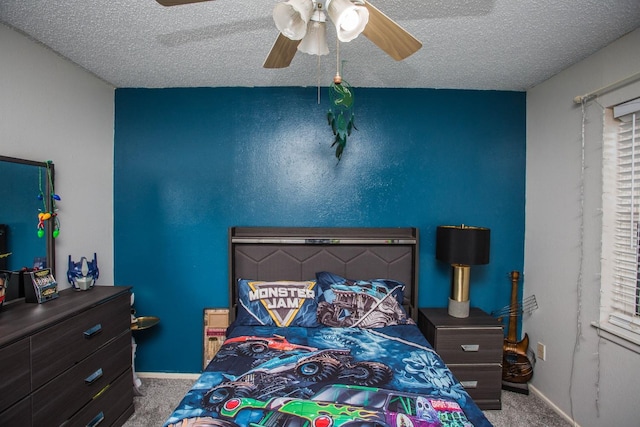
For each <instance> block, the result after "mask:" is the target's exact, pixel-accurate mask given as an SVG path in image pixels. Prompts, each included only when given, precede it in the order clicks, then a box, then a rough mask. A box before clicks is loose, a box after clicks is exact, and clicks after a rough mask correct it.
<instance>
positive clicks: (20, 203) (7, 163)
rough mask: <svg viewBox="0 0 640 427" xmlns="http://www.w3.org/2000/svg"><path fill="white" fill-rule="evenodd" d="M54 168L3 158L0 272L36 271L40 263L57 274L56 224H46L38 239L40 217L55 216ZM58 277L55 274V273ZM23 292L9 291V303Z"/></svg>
mask: <svg viewBox="0 0 640 427" xmlns="http://www.w3.org/2000/svg"><path fill="white" fill-rule="evenodd" d="M53 178H54V166H53V163H51V162H37V161H33V160H25V159H17V158H14V157H6V156H0V254H7V253H11V255H9V256H6V257H2V258H0V270H8V271H19V270H21V269H22V268H23V267H28V268H32V267H33V266H34V264H35V262H36V259H40V260H45V262H46V266H47V267H50V268H52V269H53V270H55V245H54V238H53V233H52V231H53V225H54V224H53V222H52V221H43V225H44V229H43V236H42V237H39V236H38V226H39V224H38V222H39V219H38V214H39V212H40V211H44V212H51V210H52V203H51V195H52V186H53ZM54 274H55V271H54ZM19 291H20V290H19V289H11V287H10V288H9V289H7V294H6V297H7V299H6V301H9V300H11V299H16V298H19V297H21V296H23V295H19V294H18V292H19Z"/></svg>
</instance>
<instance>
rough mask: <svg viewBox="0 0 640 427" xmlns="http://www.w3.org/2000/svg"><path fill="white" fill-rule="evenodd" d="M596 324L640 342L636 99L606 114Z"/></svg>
mask: <svg viewBox="0 0 640 427" xmlns="http://www.w3.org/2000/svg"><path fill="white" fill-rule="evenodd" d="M603 148H604V155H603V190H604V191H603V232H602V258H603V261H602V283H603V285H602V314H601V318H600V325H599V326H600V327H603V328H605V329H607V328H606V326H609V327H613V330H610V331H609V332H613V333H615V334H616V335H618V336H621V337H623V338H625V339H627V340H629V341H631V342H633V343H634V344H636V345H639V344H640V98H638V99H635V100H633V101H629V102H626V103H623V104H620V105H618V106H616V107H614V108H612V109H609V110H607V111H606V113H605V135H604V145H603Z"/></svg>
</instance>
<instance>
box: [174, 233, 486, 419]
mask: <svg viewBox="0 0 640 427" xmlns="http://www.w3.org/2000/svg"><path fill="white" fill-rule="evenodd" d="M418 253H419V236H418V230H417V229H416V228H285V227H232V228H230V229H229V307H230V317H231V318H232V320H233V321H232V323H231V324H230V326H229V328H228V330H227V338H226V340H225V342H224V344H223V345H222V346H221V348H220V349H219V351H218V352H217V354H216V355H215V357H214V358H213V360H212V361H211V362H210V363H209V364H208V365H207V367H206V368H205V370H204V371H203V372H202V374H201V376H200V377H199V378H198V379H197V381H196V382H195V384H194V385H193V387H192V388H191V389H190V390H189V391H188V392H187V394H186V395H185V397H184V398H183V400H182V401H181V402H180V403H179V405H178V406H177V407H176V408H175V410H174V412H173V413H172V414H171V415H170V417H169V418H168V419H167V421H166V423H165V427H178V426H180V427H188V426H189V427H196V426H218V427H220V426H222V427H237V426H251V427H258V426H270V427H384V426H387V427H400V426H402V427H410V426H415V427H423V426H424V427H437V426H476V427H480V426H490V425H491V424H490V423H489V421H488V420H487V419H486V417H485V416H484V414H483V413H482V411H481V410H480V409H479V408H478V407H477V405H476V404H475V403H474V402H473V401H472V399H471V398H470V397H469V395H468V394H467V392H466V391H465V390H464V388H463V387H462V385H461V384H460V383H459V382H458V381H457V380H456V379H455V378H454V377H453V375H452V374H451V371H450V370H449V369H448V368H447V367H446V366H445V364H444V363H443V362H442V360H441V359H440V357H439V356H438V355H437V354H436V352H435V351H434V350H433V348H432V347H431V346H430V344H429V343H428V342H427V340H426V339H425V338H424V336H423V335H422V334H421V333H420V330H419V329H418V327H417V326H416V324H415V320H416V317H417V305H418V304H417V303H418Z"/></svg>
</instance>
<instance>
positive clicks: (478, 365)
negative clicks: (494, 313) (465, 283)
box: [418, 308, 504, 409]
mask: <svg viewBox="0 0 640 427" xmlns="http://www.w3.org/2000/svg"><path fill="white" fill-rule="evenodd" d="M418 327H419V328H420V331H422V333H423V334H424V336H425V337H426V338H427V340H428V341H429V343H431V345H432V346H433V348H434V349H435V350H436V352H437V353H438V354H439V355H440V357H442V360H443V361H444V363H446V364H447V366H448V367H449V369H451V372H453V375H454V376H455V377H456V378H457V379H458V381H460V383H461V384H462V385H463V386H464V388H465V390H467V392H468V393H469V395H470V396H471V397H472V398H473V400H474V401H475V402H476V404H477V405H478V406H479V407H480V409H501V408H502V401H501V393H502V344H503V340H504V335H503V331H502V324H501V323H500V322H499V321H498V320H497V319H495V318H493V317H491V316H489V315H488V314H487V313H485V312H484V311H482V310H480V309H479V308H471V309H470V311H469V317H466V318H463V319H459V318H456V317H451V316H449V314H448V313H447V309H446V308H421V309H420V310H419V313H418Z"/></svg>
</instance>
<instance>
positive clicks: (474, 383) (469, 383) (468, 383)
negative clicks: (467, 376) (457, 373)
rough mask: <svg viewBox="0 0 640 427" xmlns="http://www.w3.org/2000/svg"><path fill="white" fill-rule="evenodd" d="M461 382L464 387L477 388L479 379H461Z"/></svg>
mask: <svg viewBox="0 0 640 427" xmlns="http://www.w3.org/2000/svg"><path fill="white" fill-rule="evenodd" d="M460 384H462V387H464V388H477V387H478V381H460Z"/></svg>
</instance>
